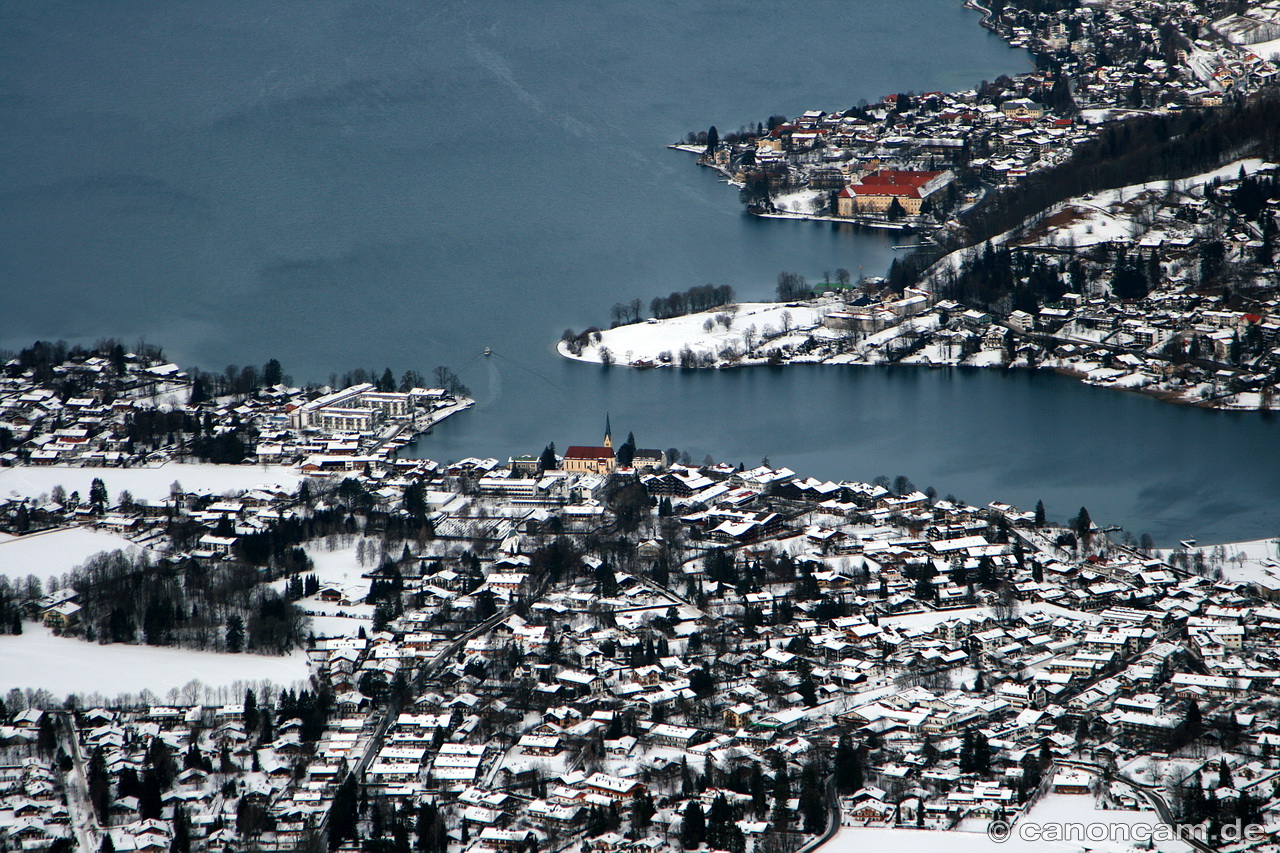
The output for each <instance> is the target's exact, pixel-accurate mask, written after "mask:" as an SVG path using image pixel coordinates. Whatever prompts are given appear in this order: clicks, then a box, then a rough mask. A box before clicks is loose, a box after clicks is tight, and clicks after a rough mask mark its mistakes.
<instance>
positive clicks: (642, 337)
mask: <svg viewBox="0 0 1280 853" xmlns="http://www.w3.org/2000/svg"><path fill="white" fill-rule="evenodd" d="M837 304H838V303H837V302H836V301H832V300H816V301H811V302H806V303H792V304H790V305H787V304H783V303H779V302H741V303H738V304H737V305H726V306H722V307H720V308H716V309H714V310H711V311H707V312H704V313H698V314H686V315H685V316H683V317H672V318H670V319H666V320H647V321H645V322H643V323H632V324H630V325H626V326H619V327H617V328H616V329H609V330H608V331H605V332H602V333H601V340H600V343H599V344H598V345H595V346H587V347H586V348H584V349H583V350H582V353H581V354H579V355H574V354H573V353H571V352H570V351H569V348H568V346H567V345H566V344H565V343H564V342H561V343H560V346H559V351H560V354H561V355H563V356H564V357H565V358H574V359H577V360H579V361H592V362H596V363H597V364H599V363H602V362H604V361H605V360H606V356H605V351H606V350H607V352H608V357H609V358H611V359H612V360H613V361H615V362H617V363H619V364H636V363H641V364H644V363H648V364H651V365H658V364H671V363H674V364H679V361H680V351H681V350H682V349H684V348H685V347H688V348H689V350H691V351H692V352H693V353H694V355H702V354H704V353H705V354H709V355H710V356H712V357H713V358H717V359H723V358H725V356H724V355H722V354H725V353H727V352H728V351H729V350H733V351H736V352H737V353H739V354H741V353H745V352H746V351H747V350H748V349H749V348H750V347H749V346H748V344H752V345H757V344H759V343H761V342H762V341H764V340H768V339H772V341H773V344H774V345H776V346H781V345H782V344H785V343H798V342H799V341H800V340H803V339H804V337H805V336H806V335H807V334H808V333H809V332H811V331H813V330H814V329H818V328H821V325H822V318H823V317H824V316H825V315H826V314H827V313H829V312H830V311H834V310H837ZM801 332H803V333H804V334H800V333H801Z"/></svg>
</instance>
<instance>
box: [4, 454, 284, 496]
mask: <svg viewBox="0 0 1280 853" xmlns="http://www.w3.org/2000/svg"><path fill="white" fill-rule="evenodd" d="M95 477H98V478H101V479H102V482H103V483H105V484H106V487H107V494H108V495H109V497H110V498H111V500H112V501H114V500H115V498H116V496H117V495H118V494H119V493H120V491H121V490H122V489H127V490H129V492H130V493H132V494H133V497H134V500H139V501H146V502H147V503H151V504H156V503H163V502H164V501H165V500H167V499H168V497H169V487H170V486H171V485H172V484H173V483H175V482H176V483H181V484H182V488H183V490H184V491H187V492H208V493H210V494H214V495H221V494H224V493H226V492H243V491H247V490H249V489H252V488H254V487H255V486H261V485H269V486H279V487H281V488H283V489H285V490H287V491H289V492H293V491H296V490H297V488H298V483H300V482H301V481H302V478H303V475H302V474H300V473H298V471H297V470H296V469H294V468H288V467H285V466H283V465H269V466H267V465H200V464H195V463H188V462H170V463H168V464H167V465H160V466H158V467H155V468H72V467H69V466H60V465H53V466H50V467H47V468H34V467H22V468H4V469H0V496H4V497H17V498H24V497H31V498H34V497H39V496H40V495H47V494H49V493H50V492H51V491H53V487H54V486H62V487H63V488H64V489H66V490H67V493H68V494H70V493H71V492H73V491H77V492H79V493H80V495H81V496H82V497H87V496H88V494H89V486H90V485H91V484H92V483H93V480H94V478H95Z"/></svg>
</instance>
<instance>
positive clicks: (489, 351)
mask: <svg viewBox="0 0 1280 853" xmlns="http://www.w3.org/2000/svg"><path fill="white" fill-rule="evenodd" d="M484 354H485V355H493V350H491V349H489V348H488V347H485V348H484Z"/></svg>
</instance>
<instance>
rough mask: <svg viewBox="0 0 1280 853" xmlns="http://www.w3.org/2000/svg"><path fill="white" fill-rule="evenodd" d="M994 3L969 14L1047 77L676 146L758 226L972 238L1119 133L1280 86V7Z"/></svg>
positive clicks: (777, 119) (895, 97)
mask: <svg viewBox="0 0 1280 853" xmlns="http://www.w3.org/2000/svg"><path fill="white" fill-rule="evenodd" d="M989 5H990V7H991V8H989V9H988V8H986V7H984V6H982V5H981V4H979V3H976V2H971V3H970V6H971V8H975V9H978V10H979V11H982V12H983V20H982V24H983V26H986V27H988V28H989V29H991V30H992V31H994V32H996V33H997V34H999V35H1000V36H1001V37H1002V38H1004V39H1005V40H1007V41H1008V42H1009V43H1010V44H1011V45H1013V46H1015V47H1019V48H1023V49H1025V50H1027V51H1028V52H1029V53H1030V54H1031V56H1032V57H1033V59H1034V60H1035V64H1036V69H1037V70H1035V71H1033V72H1030V73H1026V74H1020V75H1017V76H1015V77H1008V76H1002V77H1000V78H998V79H997V80H995V81H990V82H989V81H983V82H982V83H981V85H979V86H977V87H976V88H974V89H970V90H967V91H959V92H925V93H915V92H911V93H898V94H890V95H888V96H886V97H885V98H884V99H883V100H881V101H880V102H879V103H876V104H867V103H865V102H863V103H860V104H858V105H856V106H854V107H852V108H849V109H846V110H843V111H842V110H834V111H828V110H826V109H814V110H809V111H807V112H805V113H803V114H802V115H800V116H796V117H794V118H788V117H787V116H781V115H776V116H772V117H770V119H769V121H768V124H767V126H766V125H765V123H763V122H761V123H757V124H756V125H754V126H751V125H748V126H743V127H741V128H739V130H737V131H736V132H729V133H722V132H719V131H717V130H716V129H715V128H714V127H713V128H711V130H709V131H705V132H699V133H690V134H689V135H688V137H687V138H686V139H685V140H683V141H682V142H680V143H678V144H677V145H675V146H673V147H675V148H679V149H682V150H687V151H690V152H693V153H697V154H699V155H700V157H699V162H700V163H702V164H703V165H706V166H709V167H712V168H715V169H717V170H718V171H720V172H721V173H723V174H724V175H725V176H726V177H727V178H728V179H729V180H730V181H731V182H732V183H733V184H735V185H736V186H739V187H740V188H741V195H742V201H743V202H744V203H745V204H746V205H747V207H748V209H749V210H750V211H751V212H752V213H754V214H756V215H760V216H766V217H774V218H790V219H817V220H832V221H837V222H840V221H843V222H855V223H859V224H861V225H863V226H867V227H872V228H885V229H893V230H903V231H924V232H930V231H933V230H936V229H939V228H942V229H949V230H959V223H957V222H955V221H954V220H953V217H955V216H958V215H959V214H960V213H962V212H963V211H965V210H967V209H969V208H970V207H972V206H973V205H974V204H975V203H977V202H979V200H980V199H982V198H983V197H984V196H986V195H988V194H990V193H993V192H995V191H997V190H999V189H1000V188H1002V187H1011V186H1015V185H1018V184H1020V183H1022V182H1024V181H1025V180H1026V179H1027V178H1028V176H1031V175H1035V174H1036V173H1038V172H1044V171H1046V170H1050V169H1052V168H1054V167H1056V166H1061V165H1063V164H1065V163H1067V161H1069V160H1070V159H1071V158H1072V156H1073V155H1074V154H1075V153H1076V152H1077V150H1078V149H1079V148H1080V147H1081V146H1082V145H1084V144H1086V143H1089V142H1091V141H1095V140H1097V139H1098V138H1099V137H1100V136H1101V135H1103V134H1105V133H1106V132H1107V127H1108V126H1109V125H1111V124H1113V123H1116V122H1123V121H1126V120H1131V119H1133V118H1135V117H1138V116H1143V115H1168V114H1170V113H1171V112H1176V111H1178V110H1183V109H1188V108H1198V109H1212V108H1216V107H1221V106H1223V105H1224V104H1227V105H1230V104H1232V103H1239V102H1241V101H1242V100H1243V99H1247V98H1249V97H1251V96H1252V95H1254V94H1255V93H1258V92H1259V91H1262V90H1265V89H1269V88H1271V84H1273V83H1274V82H1275V81H1276V79H1277V76H1278V75H1280V65H1277V61H1278V57H1280V20H1278V14H1280V13H1277V11H1276V8H1275V4H1274V3H1265V4H1255V5H1248V4H1237V3H1227V2H1216V0H1197V1H1196V2H1191V0H1187V2H1179V3H1167V2H1151V0H1124V2H1108V3H1082V4H1074V3H1017V2H1015V3H1004V2H1001V3H991V4H989Z"/></svg>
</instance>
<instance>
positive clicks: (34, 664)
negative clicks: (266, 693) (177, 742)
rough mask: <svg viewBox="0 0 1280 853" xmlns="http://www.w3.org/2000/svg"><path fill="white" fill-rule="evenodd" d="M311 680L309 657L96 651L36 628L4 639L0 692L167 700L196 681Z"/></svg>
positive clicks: (123, 648) (116, 646)
mask: <svg viewBox="0 0 1280 853" xmlns="http://www.w3.org/2000/svg"><path fill="white" fill-rule="evenodd" d="M306 679H307V656H306V652H303V651H295V652H293V653H292V654H289V655H285V656H283V657H274V656H268V655H251V654H224V653H220V652H201V651H193V650H190V649H176V648H167V647H160V646H141V645H139V646H134V645H125V644H121V643H112V644H109V645H98V644H97V643H89V642H85V641H84V640H78V639H74V638H72V637H59V636H56V635H55V634H54V633H53V631H52V630H50V629H49V628H45V627H44V626H43V625H39V624H37V623H33V622H27V623H24V625H23V632H22V633H21V634H17V635H14V634H0V691H7V690H9V689H11V688H15V687H17V688H22V689H25V688H32V689H44V690H48V691H49V692H50V693H52V694H53V695H54V696H58V697H62V696H66V695H68V694H70V693H77V694H81V695H87V694H91V693H101V694H102V695H104V696H117V695H119V694H122V693H135V694H136V693H140V692H141V691H143V690H149V691H151V692H152V693H154V694H156V695H157V696H163V695H165V694H166V693H167V692H168V691H170V690H172V689H175V688H182V687H183V686H184V685H186V684H188V683H189V682H191V681H192V680H198V681H200V682H201V684H202V685H204V686H206V687H221V686H228V685H231V684H234V683H236V682H249V681H271V682H273V683H275V684H278V685H281V686H286V685H288V686H292V685H293V684H294V683H295V682H299V681H305V680H306Z"/></svg>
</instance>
